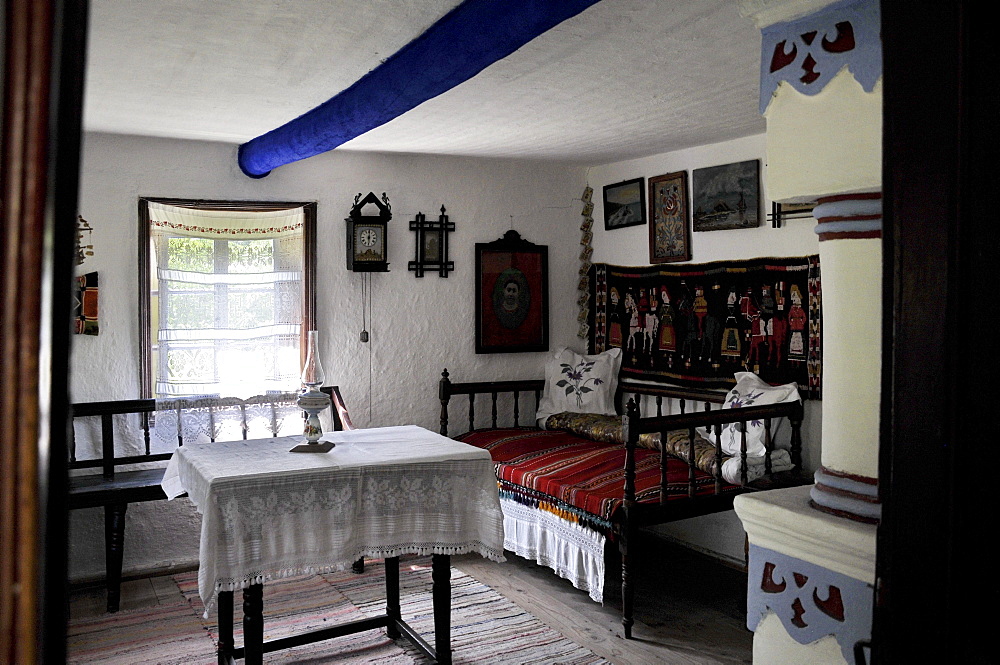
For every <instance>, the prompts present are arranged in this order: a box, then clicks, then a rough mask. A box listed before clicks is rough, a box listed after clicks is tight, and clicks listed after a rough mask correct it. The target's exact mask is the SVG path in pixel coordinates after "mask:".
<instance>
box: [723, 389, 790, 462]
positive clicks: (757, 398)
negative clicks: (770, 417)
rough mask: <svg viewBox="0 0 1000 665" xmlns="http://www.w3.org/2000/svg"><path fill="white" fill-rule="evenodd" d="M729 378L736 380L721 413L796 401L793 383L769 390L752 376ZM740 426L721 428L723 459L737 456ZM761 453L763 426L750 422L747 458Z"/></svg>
mask: <svg viewBox="0 0 1000 665" xmlns="http://www.w3.org/2000/svg"><path fill="white" fill-rule="evenodd" d="M733 376H735V377H736V385H735V386H733V388H732V390H730V391H729V393H728V394H727V395H726V402H725V404H723V405H722V408H723V409H735V408H739V407H743V406H760V405H762V404H780V403H782V402H798V401H799V389H798V387H797V386H796V385H795V384H794V383H786V384H785V385H782V386H772V385H770V384H769V383H767V382H765V381H764V380H762V379H761V378H760V377H759V376H757V375H756V374H754V373H753V372H736V374H734V375H733ZM740 425H741V423H729V424H728V425H725V426H724V427H723V428H722V451H723V452H724V453H726V454H727V455H739V454H740V442H741V435H740ZM777 430H778V427H777V425H775V426H774V427H772V428H771V441H772V442H773V441H774V437H775V435H776V434H777ZM708 440H709V441H711V442H712V443H713V444H714V443H715V429H714V428H711V432H709V436H708ZM764 452H765V448H764V422H763V421H762V420H751V421H749V422H748V423H747V455H756V456H762V455H764Z"/></svg>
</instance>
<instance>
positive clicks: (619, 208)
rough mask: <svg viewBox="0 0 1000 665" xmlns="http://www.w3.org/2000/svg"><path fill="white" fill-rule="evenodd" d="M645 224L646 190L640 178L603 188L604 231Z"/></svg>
mask: <svg viewBox="0 0 1000 665" xmlns="http://www.w3.org/2000/svg"><path fill="white" fill-rule="evenodd" d="M645 223H646V188H645V185H644V183H643V179H642V178H635V179H633V180H625V181H623V182H618V183H615V184H613V185H605V186H604V229H605V230H606V231H610V230H612V229H623V228H625V227H626V226H638V225H639V224H645Z"/></svg>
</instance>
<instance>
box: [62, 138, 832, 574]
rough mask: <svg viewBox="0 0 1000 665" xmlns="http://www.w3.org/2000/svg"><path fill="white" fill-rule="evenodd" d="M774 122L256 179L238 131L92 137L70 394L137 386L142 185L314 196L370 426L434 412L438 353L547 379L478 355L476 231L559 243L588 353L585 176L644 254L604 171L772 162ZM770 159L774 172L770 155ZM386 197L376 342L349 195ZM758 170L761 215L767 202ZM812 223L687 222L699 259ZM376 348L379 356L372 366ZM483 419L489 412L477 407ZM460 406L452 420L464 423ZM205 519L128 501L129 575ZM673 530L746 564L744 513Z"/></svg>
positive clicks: (329, 334)
mask: <svg viewBox="0 0 1000 665" xmlns="http://www.w3.org/2000/svg"><path fill="white" fill-rule="evenodd" d="M764 150H765V145H764V136H763V135H760V136H754V137H749V138H745V139H739V140H735V141H728V142H725V143H720V144H715V145H710V146H701V147H697V148H692V149H689V150H684V151H678V152H674V153H669V154H663V155H657V156H653V157H648V158H644V159H639V160H632V161H628V162H619V163H615V164H608V165H602V166H594V167H592V168H590V169H586V170H585V169H580V168H573V167H570V166H565V165H558V164H551V163H541V162H525V161H503V160H478V159H468V158H449V157H432V156H415V155H388V154H366V153H353V152H341V151H333V152H330V153H326V154H324V155H320V156H317V157H313V158H311V159H308V160H304V161H302V162H297V163H294V164H289V165H286V166H283V167H280V168H278V169H275V171H274V172H273V173H272V174H271V175H269V176H268V177H266V178H263V179H261V180H253V179H250V178H247V177H246V176H244V175H243V174H242V173H241V172H240V171H239V169H238V167H237V166H236V158H235V155H236V146H233V145H225V144H218V143H207V142H193V141H175V140H165V139H150V138H142V137H130V136H120V135H108V134H87V135H86V136H85V141H84V153H83V165H82V174H81V177H82V179H81V195H80V213H81V214H82V215H83V216H84V217H85V218H86V219H87V220H88V221H89V222H90V223H91V225H92V226H93V227H94V229H95V230H94V233H93V234H92V237H91V240H92V242H93V244H94V247H95V256H93V257H92V258H89V259H87V261H86V263H85V264H84V265H83V266H80V268H79V270H78V271H79V272H81V273H82V272H90V271H94V270H96V271H98V273H99V275H100V288H101V291H100V296H101V303H100V325H101V334H100V335H99V336H97V337H88V336H83V335H79V336H75V338H74V340H73V341H74V346H73V355H72V375H71V397H72V399H73V401H89V400H102V399H128V398H134V397H137V396H138V394H139V389H138V373H139V370H138V357H137V353H138V348H139V343H138V331H137V323H136V321H137V312H136V303H137V299H138V294H137V276H136V270H137V268H136V262H137V259H136V257H137V252H138V250H137V247H136V232H137V231H136V230H137V226H138V220H137V199H138V197H140V196H153V197H178V198H205V199H240V200H253V199H259V200H289V201H317V202H318V207H317V209H318V227H319V231H318V244H319V254H320V265H319V274H318V319H319V329H320V331H321V333H320V334H321V338H322V349H321V352H322V357H323V362H324V366H325V368H326V370H327V377H328V382H330V383H337V384H338V385H340V386H341V388H342V391H343V394H344V397H345V400H346V401H347V403H348V407H349V408H350V409H351V412H352V417H353V418H354V421H355V424H357V425H358V426H384V425H395V424H401V423H415V424H418V425H422V426H424V427H427V428H429V429H433V430H436V429H437V427H438V413H439V404H438V402H437V394H436V382H437V378H438V376H439V374H440V371H441V369H442V368H443V367H447V368H448V370H449V371H450V372H451V375H452V378H453V380H456V381H465V380H490V379H512V378H528V377H540V376H541V365H542V363H543V362H544V359H545V355H546V354H538V353H530V354H499V355H481V356H477V355H476V354H475V352H474V333H473V331H474V319H473V311H474V309H473V308H474V304H473V299H472V294H473V284H474V245H475V243H477V242H489V241H492V240H495V239H497V238H499V237H500V236H502V235H503V233H504V232H505V231H507V230H508V229H509V228H511V226H512V225H513V227H514V228H515V229H517V230H518V231H519V232H520V233H521V234H522V236H524V237H525V238H526V239H528V240H530V241H532V242H535V243H538V244H545V245H548V247H549V273H550V275H549V282H550V296H551V297H550V318H549V321H550V340H551V342H550V347H551V348H552V349H553V350H554V349H555V348H557V347H558V346H560V345H564V346H570V347H572V348H574V349H576V350H579V351H582V350H584V347H585V343H584V341H583V340H580V339H578V338H577V337H576V328H577V324H576V314H577V310H576V305H575V302H576V292H575V289H576V285H577V279H578V276H577V268H578V265H579V263H578V254H579V240H580V231H579V224H580V221H581V217H580V209H581V205H582V204H581V202H580V201H579V197H580V194H581V192H582V189H583V186H584V184H585V183H587V182H589V184H590V185H591V186H592V187H593V188H594V199H595V202H596V209H595V211H594V218H595V224H594V241H593V244H594V260H595V261H601V262H607V263H615V264H620V265H647V264H648V256H649V254H648V231H647V229H646V227H645V226H642V227H630V228H626V229H619V230H616V231H612V232H605V231H604V227H603V210H602V206H601V192H602V187H603V186H604V185H606V184H610V183H614V182H619V181H621V180H625V179H629V178H635V177H638V176H643V177H646V178H649V177H652V176H656V175H660V174H663V173H669V172H673V171H680V170H685V169H686V170H688V171H689V174H690V171H691V169H694V168H699V167H702V166H714V165H718V164H725V163H729V162H735V161H742V160H746V159H755V158H757V159H760V160H761V164H762V167H763V161H764ZM761 171H762V173H764V169H763V168H762V169H761ZM369 191H374V192H375V193H376V194H379V195H381V193H382V192H383V191H384V192H386V193H387V194H388V195H389V198H390V201H391V203H392V209H393V219H392V221H391V222H390V243H391V244H390V248H389V251H390V257H389V259H390V263H391V266H390V268H391V272H389V273H387V274H377V275H374V276H373V278H372V282H373V298H372V300H373V305H372V311H373V317H372V320H371V321H370V322H369V323H368V329H369V331H370V333H371V341H370V343H369V344H362V343H361V342H360V341H359V337H358V336H359V333H360V330H361V323H362V321H361V316H362V302H361V275H360V274H358V275H355V274H353V273H349V272H348V271H347V270H346V268H345V267H344V256H345V247H344V235H345V233H344V222H343V218H344V217H345V216H346V214H347V212H348V210H349V209H350V206H351V205H352V203H353V201H354V196H355V194H357V193H358V192H361V193H362V194H367V193H368V192H369ZM766 191H767V188H766V183H763V188H762V196H763V198H764V199H765V200H764V201H763V203H762V208H761V214H762V215H763V214H764V213H766V212H767V211H768V210H770V200H769V199H767V197H766ZM442 204H444V205H445V206H446V207H447V209H448V214H449V215H450V216H451V220H452V221H454V222H455V224H456V226H457V229H456V231H455V233H453V234H452V236H451V258H452V259H453V260H454V261H455V265H456V269H455V271H454V272H453V273H452V274H451V275H450V276H449V277H448V278H447V279H441V278H440V277H438V276H437V275H434V274H429V275H427V276H426V277H423V278H422V279H416V278H415V277H414V276H413V273H411V272H409V271H407V270H406V262H407V261H409V260H411V259H412V258H413V251H414V234H413V233H412V232H411V231H409V230H408V221H409V220H410V219H412V218H413V216H414V215H415V214H416V213H417V212H423V213H424V214H426V215H427V216H428V217H433V216H435V215H436V214H437V212H438V209H439V208H440V207H441V205H442ZM814 225H815V224H814V222H811V221H810V220H792V221H790V222H788V223H787V224H786V227H785V228H782V229H771V228H770V226H769V225H767V224H766V223H762V224H761V226H760V227H759V228H757V229H752V230H734V231H714V232H710V233H697V234H694V235H693V240H692V248H693V254H694V256H693V261H694V262H707V261H715V260H722V259H739V258H750V257H755V256H801V255H805V254H812V253H816V252H817V251H818V243H817V239H816V235H815V233H813V226H814ZM369 359H370V364H369ZM820 406H821V405H820V404H819V403H815V402H812V403H808V404H807V408H806V431H805V438H806V451H805V462H806V467H807V468H809V469H813V468H815V466H816V464H818V463H819V436H820ZM479 413H480V415H481V416H485V415H486V412H485V410H484V409H479ZM461 417H462V416H461V415H460V412H458V411H455V412H453V418H456V419H457V420H459V421H460V420H461ZM199 524H200V519H199V516H198V514H197V512H196V511H195V510H194V508H193V507H192V506H191V504H190V502H188V501H187V499H178V500H176V501H173V502H170V503H167V502H162V501H158V502H150V503H145V504H133V505H132V506H130V507H129V512H128V517H127V520H126V539H125V543H126V546H125V563H124V570H125V572H126V573H130V572H139V571H148V570H156V569H163V568H169V567H172V566H181V565H192V564H194V563H196V562H197V552H198V532H199ZM662 530H663V531H664V533H666V534H667V535H669V536H670V537H672V538H676V539H678V540H681V541H684V542H686V543H688V544H689V545H691V546H693V547H695V548H699V549H703V550H706V551H709V552H711V553H713V554H715V555H717V556H720V557H722V558H727V559H731V560H733V561H738V562H742V560H743V542H744V541H743V529H742V525H741V524H740V522H739V520H738V519H736V517H735V515H733V513H731V512H728V513H723V514H721V515H715V516H709V517H703V518H698V519H694V520H686V521H684V522H679V523H676V524H673V525H669V526H667V527H662ZM70 547H71V549H70V578H71V579H74V580H76V579H83V578H95V577H100V576H101V575H103V571H104V540H103V517H102V513H101V511H100V510H99V509H91V510H80V511H73V513H72V514H71V533H70Z"/></svg>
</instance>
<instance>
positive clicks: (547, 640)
mask: <svg viewBox="0 0 1000 665" xmlns="http://www.w3.org/2000/svg"><path fill="white" fill-rule="evenodd" d="M451 572H452V579H451V586H452V613H451V621H452V640H451V641H452V649H453V651H454V653H453V656H454V662H455V663H456V664H458V663H496V664H497V665H523V664H525V663H539V664H545V663H548V664H550V665H555V664H557V663H558V664H559V665H590V664H602V663H607V661H605V660H604V659H602V658H600V657H598V656H597V655H595V654H594V653H592V652H591V651H589V650H587V649H585V648H583V647H581V646H579V645H577V644H574V643H573V642H570V641H569V640H567V639H566V638H564V637H563V636H562V635H561V634H560V633H558V632H556V631H554V630H552V629H551V628H549V627H548V626H546V625H545V624H543V623H542V622H540V621H538V620H537V619H536V618H534V617H533V616H531V615H530V614H528V613H527V612H525V611H524V610H522V609H521V608H519V607H518V606H517V605H515V604H514V603H512V602H511V601H509V600H507V599H506V598H505V597H503V596H502V595H500V594H499V593H497V592H496V591H494V590H493V589H491V588H489V587H488V586H486V585H484V584H481V583H480V582H478V581H477V580H475V579H473V578H471V577H469V576H468V575H465V574H464V573H462V572H460V571H458V570H456V569H454V568H452V571H451ZM174 581H175V582H176V583H177V586H178V588H179V590H180V593H179V594H178V598H177V601H176V602H172V603H166V604H161V605H158V606H155V607H151V608H148V609H144V610H135V611H133V612H119V613H117V614H113V615H112V614H105V615H103V616H101V617H98V618H94V619H88V620H82V621H77V622H71V625H70V628H69V633H68V635H69V637H68V650H69V661H70V662H71V663H94V664H101V665H125V664H128V665H133V664H146V663H148V664H153V663H157V664H162V665H174V664H177V665H180V664H182V663H183V664H187V663H198V664H200V663H205V664H206V665H207V664H208V663H214V662H215V657H214V654H215V642H216V639H217V625H216V622H215V619H216V615H215V613H214V612H213V613H212V615H210V618H209V619H202V618H201V614H202V612H203V607H202V604H201V601H200V599H199V598H198V588H197V587H198V582H197V573H188V574H183V575H177V576H175V577H174ZM384 584H385V582H384V578H383V570H382V565H381V562H378V561H368V562H366V565H365V572H364V574H362V575H355V574H353V573H351V572H349V571H348V572H344V573H332V574H326V575H310V576H303V577H293V578H288V579H285V580H274V581H272V582H268V583H267V584H265V585H264V630H265V636H264V637H265V639H273V638H276V637H282V636H284V635H289V634H293V633H297V632H304V631H308V630H310V629H315V628H320V627H322V626H324V625H333V624H338V623H342V622H344V621H350V620H353V619H358V618H362V617H364V616H366V615H367V616H372V615H377V614H382V613H384V611H385V588H384ZM430 591H431V567H430V559H429V558H424V557H421V558H406V557H404V558H403V559H402V560H401V561H400V594H401V601H402V602H401V605H402V614H403V619H404V620H405V621H406V622H407V623H409V624H410V626H412V627H413V628H414V629H415V630H417V631H418V632H420V633H421V634H422V635H424V636H425V639H427V640H428V641H429V642H431V643H432V644H433V627H434V622H433V615H432V611H431V593H430ZM236 601H237V602H236V604H237V606H238V605H239V602H240V601H239V594H237V598H236ZM236 643H237V644H240V643H242V635H241V634H240V630H239V621H238V620H237V622H236ZM265 662H267V663H276V664H277V663H300V664H303V665H305V664H309V665H318V664H320V663H342V664H345V665H355V664H357V665H360V664H361V663H374V664H377V665H396V664H397V663H398V664H400V665H404V664H405V665H409V664H411V663H425V662H426V660H425V659H424V658H423V657H422V656H421V655H420V654H419V653H417V652H416V650H415V649H413V648H412V647H411V646H410V645H409V643H408V642H406V641H405V640H400V641H399V642H393V641H392V640H390V639H388V638H387V637H386V636H385V632H384V630H374V631H368V632H365V633H360V634H357V635H351V636H346V637H341V638H337V639H334V640H331V641H327V642H322V643H319V644H311V645H307V646H303V647H298V648H296V649H290V650H288V651H285V652H281V653H279V654H269V655H267V656H266V657H265Z"/></svg>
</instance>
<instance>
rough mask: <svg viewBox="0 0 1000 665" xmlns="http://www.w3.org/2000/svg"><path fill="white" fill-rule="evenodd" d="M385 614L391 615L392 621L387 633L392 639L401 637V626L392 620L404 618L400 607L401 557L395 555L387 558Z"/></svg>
mask: <svg viewBox="0 0 1000 665" xmlns="http://www.w3.org/2000/svg"><path fill="white" fill-rule="evenodd" d="M385 614H386V616H388V617H389V619H390V623H389V625H388V626H387V627H386V630H385V634H386V635H388V636H389V638H390V639H393V640H394V639H396V638H398V637H399V628H398V627H397V626H396V624H394V623H392V620H396V621H399V619H400V618H402V614H401V610H400V608H399V557H398V556H393V557H389V558H387V559H386V560H385Z"/></svg>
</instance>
